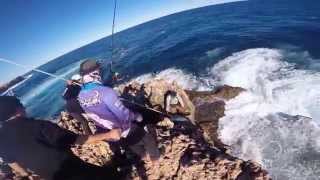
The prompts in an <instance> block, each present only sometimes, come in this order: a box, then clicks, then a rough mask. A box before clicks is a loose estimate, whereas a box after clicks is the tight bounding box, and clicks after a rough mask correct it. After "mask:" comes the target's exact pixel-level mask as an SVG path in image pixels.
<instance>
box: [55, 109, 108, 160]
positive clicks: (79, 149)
mask: <svg viewBox="0 0 320 180" xmlns="http://www.w3.org/2000/svg"><path fill="white" fill-rule="evenodd" d="M88 121H89V127H90V129H91V130H92V132H95V131H96V127H95V125H94V122H92V121H90V119H88ZM58 125H59V126H60V127H62V128H64V129H67V130H69V131H72V132H74V133H76V134H81V135H83V134H84V131H83V129H82V126H81V124H80V122H78V121H77V120H76V119H74V118H72V116H70V115H69V114H68V113H66V112H62V113H61V117H60V119H59V120H58ZM71 150H72V152H73V153H74V154H75V155H76V156H78V157H79V158H80V159H82V160H83V161H85V162H88V163H90V164H94V165H97V166H104V165H107V164H109V163H111V159H112V157H113V155H114V153H113V152H112V150H111V148H110V146H109V144H108V143H106V142H100V143H96V144H85V145H82V146H80V145H75V146H73V147H72V148H71Z"/></svg>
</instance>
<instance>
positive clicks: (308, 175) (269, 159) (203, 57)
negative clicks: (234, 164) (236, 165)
mask: <svg viewBox="0 0 320 180" xmlns="http://www.w3.org/2000/svg"><path fill="white" fill-rule="evenodd" d="M319 9H320V1H314V0H250V1H242V2H234V3H228V4H222V5H214V6H208V7H203V8H198V9H193V10H189V11H185V12H181V13H176V14H173V15H169V16H166V17H162V18H159V19H156V20H153V21H150V22H147V23H144V24H141V25H138V26H135V27H133V28H130V29H127V30H124V31H121V32H119V33H117V34H116V35H115V37H114V38H115V49H114V54H115V57H114V60H113V61H114V69H116V70H117V71H118V72H120V74H122V76H123V77H125V81H130V80H137V81H139V82H144V81H147V80H150V79H151V78H152V77H154V75H155V76H157V77H159V78H166V79H167V80H169V81H174V80H176V81H177V82H178V84H180V85H181V86H183V87H184V88H186V89H193V90H200V91H201V90H212V89H214V88H215V87H217V86H219V85H222V84H228V85H231V86H240V87H243V88H245V89H247V91H246V92H244V93H242V94H241V95H239V96H238V97H236V98H235V99H232V100H231V101H229V102H228V103H227V104H226V112H225V114H226V115H225V117H223V118H222V119H221V120H220V123H219V125H220V127H219V136H220V138H221V140H222V141H223V142H224V143H226V144H228V145H230V147H231V153H232V154H233V155H235V156H238V157H240V158H243V159H245V160H254V161H257V162H259V163H260V164H262V165H263V167H264V168H266V169H267V170H268V171H269V172H270V174H271V176H272V177H273V179H279V180H286V179H290V180H291V179H297V180H304V179H306V180H309V179H310V180H311V179H319V177H320V169H319V168H318V167H320V138H319V137H320V127H319V125H320V111H319V108H320V50H319V45H318V42H320V11H319ZM110 44H111V38H110V37H106V38H103V39H100V40H98V41H96V42H93V43H91V44H88V45H86V46H84V47H81V48H79V49H77V50H75V51H72V52H70V53H68V54H65V55H63V56H61V57H58V58H57V59H54V60H53V61H51V62H49V63H47V64H44V65H42V66H41V67H40V69H42V70H45V71H48V72H51V73H55V74H56V75H59V76H62V77H65V78H69V77H71V76H72V75H73V74H75V73H77V71H78V67H79V64H80V63H81V62H82V61H83V60H84V59H86V58H96V59H98V60H100V61H102V62H103V63H104V65H105V67H104V69H105V73H104V74H105V78H106V79H107V78H108V76H109V71H108V65H107V64H108V63H109V62H110V57H111V45H110ZM29 74H32V76H30V78H29V79H28V80H26V81H25V82H24V83H23V84H21V85H19V86H18V87H16V88H15V93H16V94H17V95H18V96H19V97H20V98H21V99H22V101H23V103H24V104H25V105H26V107H27V111H28V112H29V113H30V114H31V115H32V116H34V117H37V118H40V119H52V118H54V117H55V116H57V115H58V114H59V112H60V111H61V110H62V109H63V106H64V101H63V99H62V97H61V94H62V93H63V90H64V86H65V83H64V82H62V81H60V80H57V79H52V78H49V77H47V76H46V75H42V74H39V73H37V72H30V73H29Z"/></svg>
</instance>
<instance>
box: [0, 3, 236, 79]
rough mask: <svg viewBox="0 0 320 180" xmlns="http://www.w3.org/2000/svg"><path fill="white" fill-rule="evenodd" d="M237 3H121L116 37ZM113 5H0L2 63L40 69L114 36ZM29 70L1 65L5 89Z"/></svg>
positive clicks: (0, 70)
mask: <svg viewBox="0 0 320 180" xmlns="http://www.w3.org/2000/svg"><path fill="white" fill-rule="evenodd" d="M231 1H235V0H118V13H117V21H116V31H120V30H123V29H126V28H128V27H132V26H134V25H137V24H140V23H143V22H146V21H149V20H152V19H155V18H158V17H161V16H165V15H168V14H172V13H175V12H180V11H183V10H187V9H193V8H196V7H201V6H207V5H212V4H219V3H225V2H231ZM112 14H113V0H90V1H88V0H54V1H51V0H0V58H5V59H9V60H12V61H15V62H18V63H22V64H27V65H30V66H39V65H41V64H43V63H45V62H47V61H49V60H52V59H54V58H56V57H58V56H60V55H63V54H65V53H67V52H69V51H72V50H74V49H76V48H79V47H81V46H83V45H86V44H88V43H90V42H93V41H95V40H98V39H100V38H102V37H105V36H107V35H110V34H111V24H112ZM26 71H27V70H24V69H21V68H19V67H15V66H13V65H8V64H5V63H2V62H0V84H2V83H4V82H7V81H8V80H10V79H12V78H14V77H15V76H17V75H21V74H23V73H25V72H26Z"/></svg>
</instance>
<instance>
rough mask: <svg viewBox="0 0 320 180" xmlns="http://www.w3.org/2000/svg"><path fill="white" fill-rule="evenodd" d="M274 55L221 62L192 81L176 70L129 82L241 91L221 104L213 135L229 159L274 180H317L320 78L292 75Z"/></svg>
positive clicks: (261, 52) (246, 54)
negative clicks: (250, 164) (256, 166)
mask: <svg viewBox="0 0 320 180" xmlns="http://www.w3.org/2000/svg"><path fill="white" fill-rule="evenodd" d="M286 58H287V56H286V54H285V53H284V52H283V51H281V50H276V49H265V48H260V49H249V50H246V51H242V52H238V53H235V54H233V55H231V56H230V57H228V58H226V59H224V60H221V61H220V62H219V63H218V64H216V65H215V66H214V67H212V68H210V69H208V71H209V76H207V77H195V76H193V75H191V74H188V73H185V72H183V71H182V70H178V69H167V70H164V71H162V72H160V73H159V74H157V75H154V76H152V75H151V74H146V75H143V76H140V77H138V78H135V79H134V80H136V81H139V82H146V81H148V80H150V79H151V78H153V77H156V78H163V79H167V80H169V81H173V80H176V81H177V82H178V83H179V84H180V85H181V86H182V87H184V88H187V89H196V90H208V89H212V87H214V86H215V85H218V84H219V85H220V84H228V85H231V86H240V87H243V88H246V89H247V91H246V92H244V93H242V94H240V95H239V96H238V97H236V98H235V99H232V100H230V101H229V102H227V104H226V111H225V114H226V115H225V117H223V118H222V119H221V120H220V127H219V135H220V138H221V139H222V141H223V142H224V143H226V144H228V145H230V146H231V148H232V149H231V151H232V152H231V153H232V154H233V155H235V156H238V157H241V158H243V159H245V160H254V161H257V162H259V163H261V164H262V165H263V166H264V167H265V168H266V169H267V170H268V171H269V172H270V173H271V175H272V177H273V178H274V179H281V180H283V179H284V180H285V179H290V180H291V179H297V180H298V179H299V180H300V179H318V177H320V170H319V168H318V167H319V166H320V140H319V139H320V138H319V137H320V127H319V123H320V113H319V111H318V109H319V108H320V73H317V72H313V71H310V70H297V69H295V66H294V64H291V63H288V62H286V61H285V60H286Z"/></svg>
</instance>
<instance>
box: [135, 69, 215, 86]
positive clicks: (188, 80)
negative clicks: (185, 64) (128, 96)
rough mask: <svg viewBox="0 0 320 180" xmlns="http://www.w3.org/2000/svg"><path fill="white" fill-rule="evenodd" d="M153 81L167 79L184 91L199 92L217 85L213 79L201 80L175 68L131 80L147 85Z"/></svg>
mask: <svg viewBox="0 0 320 180" xmlns="http://www.w3.org/2000/svg"><path fill="white" fill-rule="evenodd" d="M152 79H165V80H166V81H168V82H170V83H172V82H173V81H175V82H177V83H178V85H179V86H181V87H182V88H184V89H188V90H198V91H204V90H210V89H212V86H213V85H214V84H215V83H214V82H213V81H212V79H207V78H199V77H196V76H195V75H193V74H190V73H185V72H184V71H182V70H180V69H175V68H170V69H166V70H164V71H161V72H159V73H157V74H151V73H149V74H144V75H142V76H139V77H137V78H134V79H132V80H130V82H132V81H136V82H139V83H146V82H148V81H151V80H152Z"/></svg>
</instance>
